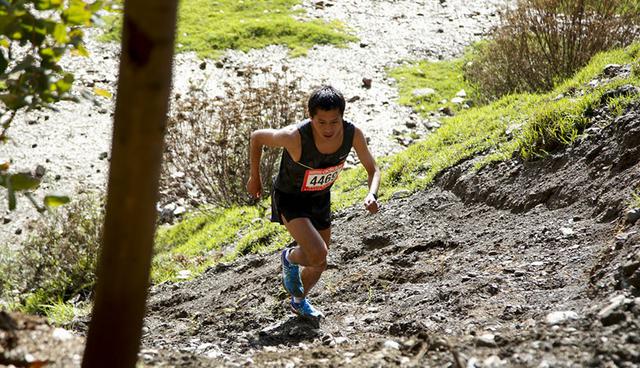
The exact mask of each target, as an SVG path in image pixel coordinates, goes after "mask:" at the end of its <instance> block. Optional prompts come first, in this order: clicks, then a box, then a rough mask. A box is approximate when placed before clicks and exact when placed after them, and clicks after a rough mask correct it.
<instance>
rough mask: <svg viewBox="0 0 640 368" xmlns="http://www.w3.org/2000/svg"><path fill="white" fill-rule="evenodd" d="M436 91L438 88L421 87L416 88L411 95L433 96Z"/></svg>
mask: <svg viewBox="0 0 640 368" xmlns="http://www.w3.org/2000/svg"><path fill="white" fill-rule="evenodd" d="M435 93H436V90H435V89H433V88H420V89H414V90H413V92H411V95H412V96H413V97H418V98H420V97H427V96H431V95H433V94H435Z"/></svg>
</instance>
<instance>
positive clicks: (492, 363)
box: [482, 355, 507, 368]
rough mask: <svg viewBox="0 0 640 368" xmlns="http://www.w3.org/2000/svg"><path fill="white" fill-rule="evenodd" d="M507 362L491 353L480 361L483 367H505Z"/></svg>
mask: <svg viewBox="0 0 640 368" xmlns="http://www.w3.org/2000/svg"><path fill="white" fill-rule="evenodd" d="M506 365H507V363H506V362H505V361H504V360H502V359H500V357H499V356H497V355H492V356H490V357H488V358H487V359H485V360H484V361H483V362H482V366H483V367H484V368H499V367H506Z"/></svg>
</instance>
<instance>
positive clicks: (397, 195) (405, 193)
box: [391, 189, 411, 199]
mask: <svg viewBox="0 0 640 368" xmlns="http://www.w3.org/2000/svg"><path fill="white" fill-rule="evenodd" d="M410 195H411V192H410V191H408V190H406V189H403V190H399V191H397V192H395V193H393V194H392V195H391V199H400V198H406V197H408V196H410Z"/></svg>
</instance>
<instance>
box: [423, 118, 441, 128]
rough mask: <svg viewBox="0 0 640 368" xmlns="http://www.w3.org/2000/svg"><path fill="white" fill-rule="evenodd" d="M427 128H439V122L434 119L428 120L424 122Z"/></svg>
mask: <svg viewBox="0 0 640 368" xmlns="http://www.w3.org/2000/svg"><path fill="white" fill-rule="evenodd" d="M424 126H425V127H426V128H427V129H438V128H440V123H438V122H437V121H435V120H430V121H428V122H426V123H425V124H424Z"/></svg>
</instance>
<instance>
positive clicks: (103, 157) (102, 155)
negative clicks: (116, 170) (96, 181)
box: [98, 152, 109, 160]
mask: <svg viewBox="0 0 640 368" xmlns="http://www.w3.org/2000/svg"><path fill="white" fill-rule="evenodd" d="M107 156H109V154H108V153H107V152H102V153H100V155H99V156H98V159H100V160H104V159H105V158H107Z"/></svg>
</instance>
